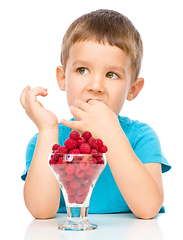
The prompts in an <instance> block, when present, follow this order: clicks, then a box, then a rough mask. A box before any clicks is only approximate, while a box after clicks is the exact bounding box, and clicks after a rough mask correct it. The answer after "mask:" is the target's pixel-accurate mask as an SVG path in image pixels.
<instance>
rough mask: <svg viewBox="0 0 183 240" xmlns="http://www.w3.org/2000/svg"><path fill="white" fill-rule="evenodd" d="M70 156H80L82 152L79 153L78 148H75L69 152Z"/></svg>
mask: <svg viewBox="0 0 183 240" xmlns="http://www.w3.org/2000/svg"><path fill="white" fill-rule="evenodd" d="M69 154H80V151H79V149H78V148H74V149H72V150H70V151H69Z"/></svg>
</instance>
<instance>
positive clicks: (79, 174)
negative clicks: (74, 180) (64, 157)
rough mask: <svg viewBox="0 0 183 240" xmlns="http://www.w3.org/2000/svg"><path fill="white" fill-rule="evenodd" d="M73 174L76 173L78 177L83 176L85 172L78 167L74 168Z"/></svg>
mask: <svg viewBox="0 0 183 240" xmlns="http://www.w3.org/2000/svg"><path fill="white" fill-rule="evenodd" d="M75 175H76V177H78V178H83V177H84V175H85V172H84V170H82V169H80V168H76V170H75Z"/></svg>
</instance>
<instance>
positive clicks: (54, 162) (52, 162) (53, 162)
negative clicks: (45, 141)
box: [49, 158, 57, 165]
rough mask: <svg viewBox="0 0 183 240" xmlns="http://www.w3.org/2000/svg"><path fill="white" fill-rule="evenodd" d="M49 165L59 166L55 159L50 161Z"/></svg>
mask: <svg viewBox="0 0 183 240" xmlns="http://www.w3.org/2000/svg"><path fill="white" fill-rule="evenodd" d="M49 164H50V165H52V164H57V160H55V159H54V158H52V159H50V161H49Z"/></svg>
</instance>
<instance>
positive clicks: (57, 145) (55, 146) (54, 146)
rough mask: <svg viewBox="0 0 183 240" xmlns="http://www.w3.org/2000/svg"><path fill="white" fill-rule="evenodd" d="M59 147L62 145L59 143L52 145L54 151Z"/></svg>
mask: <svg viewBox="0 0 183 240" xmlns="http://www.w3.org/2000/svg"><path fill="white" fill-rule="evenodd" d="M59 147H60V145H59V144H54V145H53V147H52V150H53V151H54V150H57V149H58V148H59Z"/></svg>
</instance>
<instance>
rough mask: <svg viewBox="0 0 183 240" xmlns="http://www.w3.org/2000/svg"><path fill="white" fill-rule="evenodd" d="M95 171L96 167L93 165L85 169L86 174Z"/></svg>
mask: <svg viewBox="0 0 183 240" xmlns="http://www.w3.org/2000/svg"><path fill="white" fill-rule="evenodd" d="M93 171H94V168H93V167H89V168H88V169H87V170H86V171H85V174H86V175H91V174H92V173H93Z"/></svg>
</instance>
